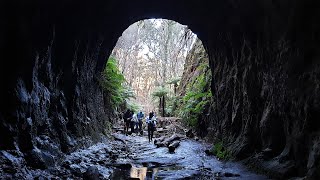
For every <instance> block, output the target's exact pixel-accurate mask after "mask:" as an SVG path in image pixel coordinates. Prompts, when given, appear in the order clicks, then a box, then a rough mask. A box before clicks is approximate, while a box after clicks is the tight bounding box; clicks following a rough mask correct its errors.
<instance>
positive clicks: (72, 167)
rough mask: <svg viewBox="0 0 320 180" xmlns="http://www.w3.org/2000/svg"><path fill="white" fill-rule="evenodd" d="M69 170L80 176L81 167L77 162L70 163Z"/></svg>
mask: <svg viewBox="0 0 320 180" xmlns="http://www.w3.org/2000/svg"><path fill="white" fill-rule="evenodd" d="M70 172H71V173H72V174H73V175H75V176H77V177H82V172H81V167H80V166H79V165H77V164H71V165H70Z"/></svg>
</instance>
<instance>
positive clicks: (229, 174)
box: [223, 172, 240, 177]
mask: <svg viewBox="0 0 320 180" xmlns="http://www.w3.org/2000/svg"><path fill="white" fill-rule="evenodd" d="M223 176H225V177H239V176H240V174H233V173H229V172H225V173H223Z"/></svg>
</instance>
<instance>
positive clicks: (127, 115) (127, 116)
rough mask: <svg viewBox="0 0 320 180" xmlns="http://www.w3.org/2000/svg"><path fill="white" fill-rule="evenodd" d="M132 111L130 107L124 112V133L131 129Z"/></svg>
mask: <svg viewBox="0 0 320 180" xmlns="http://www.w3.org/2000/svg"><path fill="white" fill-rule="evenodd" d="M131 118H132V115H131V111H130V109H127V111H126V112H125V113H124V115H123V120H124V133H125V134H126V135H127V133H128V131H129V126H130V122H131Z"/></svg>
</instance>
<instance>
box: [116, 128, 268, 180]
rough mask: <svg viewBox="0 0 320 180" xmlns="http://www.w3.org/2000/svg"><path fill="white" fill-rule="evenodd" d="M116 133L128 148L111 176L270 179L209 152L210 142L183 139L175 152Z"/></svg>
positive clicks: (138, 138)
mask: <svg viewBox="0 0 320 180" xmlns="http://www.w3.org/2000/svg"><path fill="white" fill-rule="evenodd" d="M113 136H114V137H116V139H118V140H120V141H122V142H123V143H124V144H125V146H126V151H123V153H121V154H119V157H118V158H117V160H116V162H115V164H119V165H118V167H116V168H115V169H114V170H113V173H112V174H111V176H110V177H111V179H119V180H122V179H123V180H124V179H246V180H247V179H254V180H260V179H261V180H264V179H268V178H267V177H266V176H263V175H258V174H256V173H253V172H250V171H249V170H247V169H246V168H245V166H243V165H241V164H240V163H235V162H221V161H219V160H218V159H217V158H216V157H214V156H208V155H206V153H205V150H206V149H209V148H210V145H209V144H206V143H204V142H201V141H196V140H193V139H185V140H182V141H181V143H180V146H179V147H178V148H177V149H176V150H175V152H174V153H169V152H168V148H166V147H160V148H157V147H156V146H155V145H154V144H153V143H149V142H148V140H147V138H146V136H138V135H134V136H131V135H128V136H125V135H123V134H121V133H115V134H113ZM125 164H127V165H125ZM129 164H130V165H131V166H130V165H129Z"/></svg>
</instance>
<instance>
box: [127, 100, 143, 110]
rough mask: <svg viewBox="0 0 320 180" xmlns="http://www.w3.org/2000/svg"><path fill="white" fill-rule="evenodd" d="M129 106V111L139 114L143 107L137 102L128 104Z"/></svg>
mask: <svg viewBox="0 0 320 180" xmlns="http://www.w3.org/2000/svg"><path fill="white" fill-rule="evenodd" d="M127 106H128V109H130V110H132V111H133V112H138V111H139V110H140V109H141V106H140V105H139V104H137V103H135V102H128V104H127Z"/></svg>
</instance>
